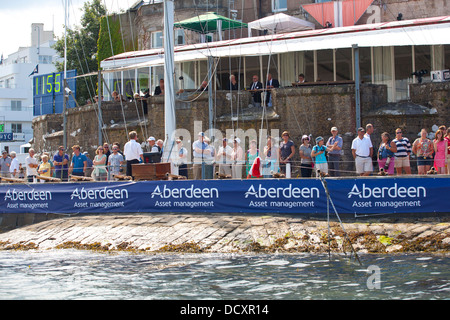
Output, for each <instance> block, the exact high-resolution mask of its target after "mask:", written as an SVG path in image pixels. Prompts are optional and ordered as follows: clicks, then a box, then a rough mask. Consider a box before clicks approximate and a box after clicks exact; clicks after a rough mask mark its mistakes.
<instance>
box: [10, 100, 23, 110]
mask: <svg viewBox="0 0 450 320" xmlns="http://www.w3.org/2000/svg"><path fill="white" fill-rule="evenodd" d="M11 111H22V101H20V100H19V101H15V100H11Z"/></svg>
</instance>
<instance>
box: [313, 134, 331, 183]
mask: <svg viewBox="0 0 450 320" xmlns="http://www.w3.org/2000/svg"><path fill="white" fill-rule="evenodd" d="M324 142H325V141H324V140H323V138H322V137H317V138H316V145H315V146H314V147H313V148H312V151H311V157H313V158H315V161H314V163H315V165H314V168H315V169H316V177H318V176H319V171H320V172H321V173H326V174H328V163H327V157H326V156H325V153H326V152H327V151H328V152H329V151H330V150H331V148H327V147H326V146H324Z"/></svg>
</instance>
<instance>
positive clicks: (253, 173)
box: [247, 157, 262, 179]
mask: <svg viewBox="0 0 450 320" xmlns="http://www.w3.org/2000/svg"><path fill="white" fill-rule="evenodd" d="M250 178H262V174H261V158H260V157H256V159H255V161H253V164H252V167H251V168H250V171H249V172H248V175H247V179H250Z"/></svg>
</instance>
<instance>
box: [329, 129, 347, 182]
mask: <svg viewBox="0 0 450 320" xmlns="http://www.w3.org/2000/svg"><path fill="white" fill-rule="evenodd" d="M331 134H332V136H331V137H330V138H329V139H328V141H327V145H326V147H327V148H328V149H329V150H330V151H328V169H329V170H330V173H329V174H330V176H331V177H339V176H340V175H341V174H340V172H339V170H340V166H339V162H340V161H341V150H342V145H343V140H342V138H341V137H340V136H338V129H337V128H336V127H333V128H331Z"/></svg>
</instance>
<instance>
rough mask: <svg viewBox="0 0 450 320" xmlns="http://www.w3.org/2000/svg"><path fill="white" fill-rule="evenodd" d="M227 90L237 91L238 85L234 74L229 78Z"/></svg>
mask: <svg viewBox="0 0 450 320" xmlns="http://www.w3.org/2000/svg"><path fill="white" fill-rule="evenodd" d="M227 90H239V84H238V82H237V81H236V77H235V76H234V74H232V75H231V76H230V83H229V84H228V88H227Z"/></svg>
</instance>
